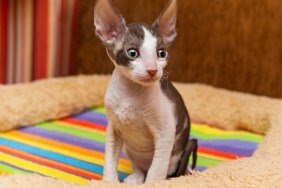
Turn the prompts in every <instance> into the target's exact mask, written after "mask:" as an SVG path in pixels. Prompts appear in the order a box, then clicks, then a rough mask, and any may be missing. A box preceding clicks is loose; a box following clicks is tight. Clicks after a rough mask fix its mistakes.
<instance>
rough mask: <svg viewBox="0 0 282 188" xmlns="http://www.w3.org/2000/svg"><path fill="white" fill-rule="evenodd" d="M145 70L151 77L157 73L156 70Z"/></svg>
mask: <svg viewBox="0 0 282 188" xmlns="http://www.w3.org/2000/svg"><path fill="white" fill-rule="evenodd" d="M147 72H148V73H149V74H150V76H151V77H153V76H155V75H156V74H157V72H158V71H157V70H147Z"/></svg>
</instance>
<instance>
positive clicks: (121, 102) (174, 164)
mask: <svg viewBox="0 0 282 188" xmlns="http://www.w3.org/2000/svg"><path fill="white" fill-rule="evenodd" d="M176 11H177V4H176V0H171V1H170V2H169V4H168V6H167V7H166V8H165V10H164V11H163V12H162V13H161V15H160V16H159V17H158V19H157V20H156V21H155V22H154V24H153V25H146V24H129V25H126V23H125V20H124V18H123V17H122V16H121V14H120V13H119V12H118V10H117V9H116V8H115V7H114V5H113V3H112V1H111V0H97V2H96V5H95V9H94V24H95V27H96V35H97V36H98V37H99V38H100V40H101V41H102V43H103V44H104V45H105V47H106V50H107V53H108V55H109V57H110V59H111V60H112V62H113V63H114V65H115V70H114V72H113V75H112V78H111V81H110V84H109V87H108V90H107V94H106V97H105V106H106V110H107V116H108V120H109V124H108V128H107V141H106V157H105V168H104V180H107V181H118V175H117V164H118V158H119V156H120V153H121V149H122V147H123V146H124V151H125V153H126V155H127V157H128V158H129V159H130V160H131V162H132V166H133V173H132V174H131V175H129V176H128V177H127V178H126V179H125V180H124V182H126V183H132V184H140V183H144V182H145V183H150V182H155V181H158V180H164V179H166V178H167V177H177V176H180V175H184V174H185V171H186V167H187V161H188V158H189V156H190V154H191V152H193V166H192V167H193V168H194V167H195V164H196V152H197V140H195V139H192V140H190V141H189V132H190V120H189V116H188V112H187V109H186V107H185V105H184V102H183V100H182V98H181V96H180V94H179V93H178V92H177V90H176V89H175V88H174V86H173V85H172V84H171V83H170V82H169V81H168V80H167V79H166V77H167V75H166V72H165V71H164V70H163V69H164V67H165V66H166V64H167V59H168V52H167V48H168V46H169V45H170V44H171V42H172V41H173V40H174V38H175V37H176V29H175V22H176Z"/></svg>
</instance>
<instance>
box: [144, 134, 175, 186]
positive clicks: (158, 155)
mask: <svg viewBox="0 0 282 188" xmlns="http://www.w3.org/2000/svg"><path fill="white" fill-rule="evenodd" d="M154 137H155V138H154V139H155V152H154V158H153V161H152V164H151V167H150V169H149V171H148V173H147V177H146V181H145V183H153V182H156V181H160V180H164V179H166V177H167V173H168V168H169V163H170V158H171V152H172V149H173V145H174V138H175V131H174V130H166V131H164V132H162V133H158V134H156V135H154Z"/></svg>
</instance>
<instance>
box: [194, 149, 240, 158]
mask: <svg viewBox="0 0 282 188" xmlns="http://www.w3.org/2000/svg"><path fill="white" fill-rule="evenodd" d="M198 152H200V153H206V154H210V155H214V156H218V157H224V158H227V159H238V158H242V157H244V156H239V155H234V154H231V153H226V152H222V151H218V150H213V149H207V148H203V147H199V148H198Z"/></svg>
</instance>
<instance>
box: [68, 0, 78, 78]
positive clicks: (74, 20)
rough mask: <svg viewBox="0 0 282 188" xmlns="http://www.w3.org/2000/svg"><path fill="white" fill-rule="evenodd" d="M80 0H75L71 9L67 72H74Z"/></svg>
mask: <svg viewBox="0 0 282 188" xmlns="http://www.w3.org/2000/svg"><path fill="white" fill-rule="evenodd" d="M79 2H80V0H75V2H74V9H73V17H72V29H71V31H72V34H71V39H70V40H71V48H70V58H69V59H70V64H69V70H68V71H69V72H68V73H69V74H75V53H74V52H75V50H76V42H77V41H76V40H77V38H76V36H77V28H78V16H79V5H80V3H79Z"/></svg>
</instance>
